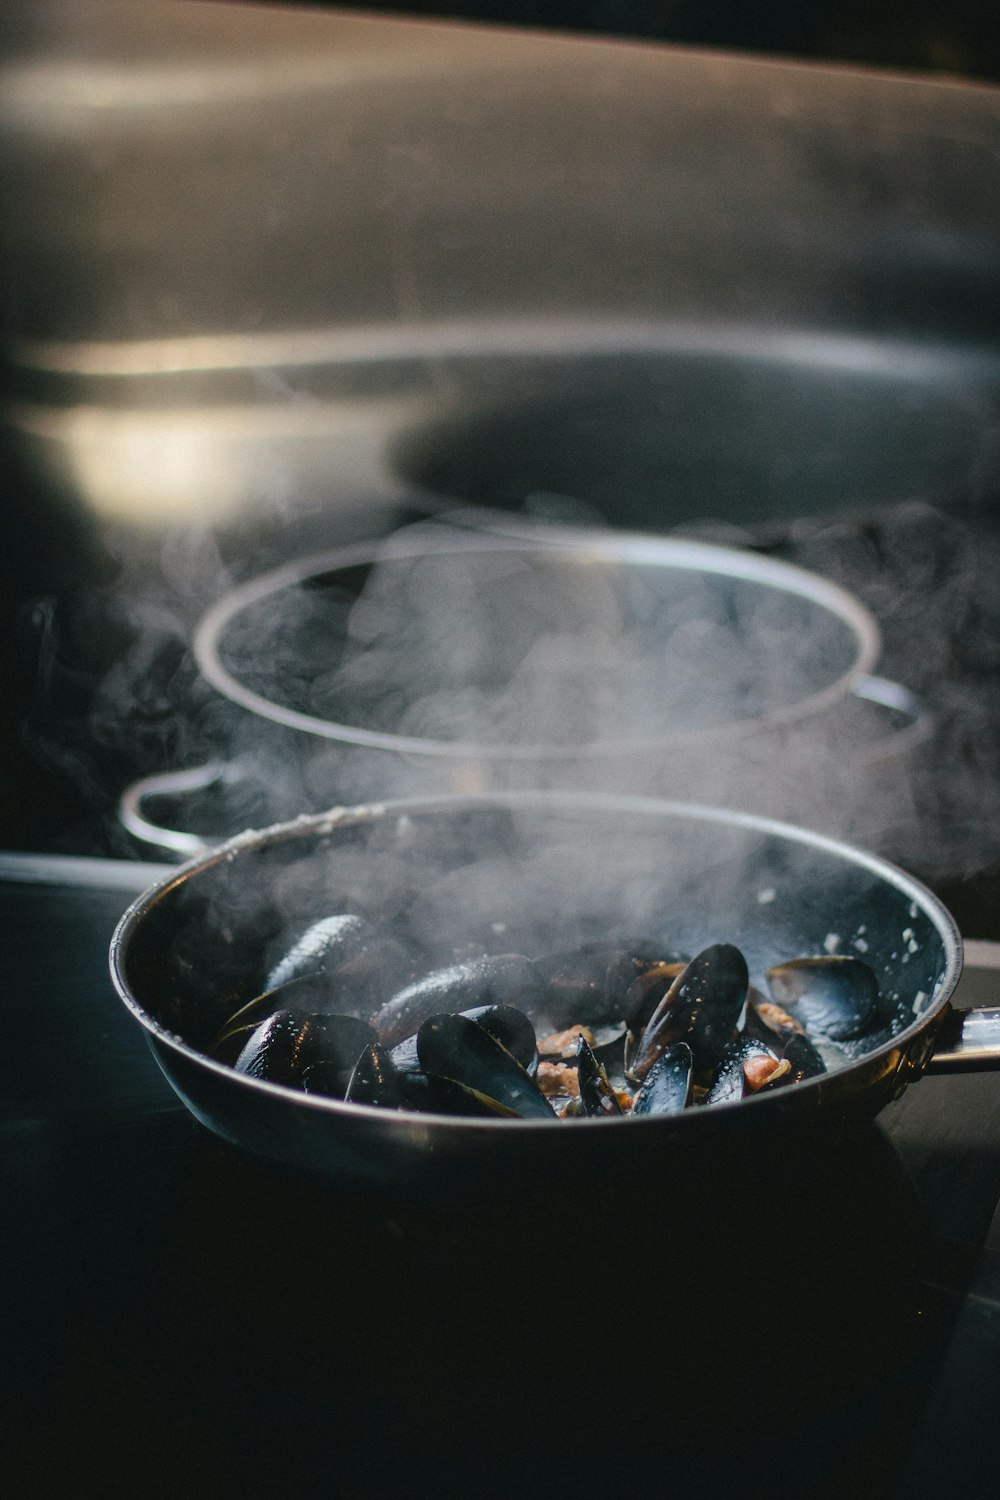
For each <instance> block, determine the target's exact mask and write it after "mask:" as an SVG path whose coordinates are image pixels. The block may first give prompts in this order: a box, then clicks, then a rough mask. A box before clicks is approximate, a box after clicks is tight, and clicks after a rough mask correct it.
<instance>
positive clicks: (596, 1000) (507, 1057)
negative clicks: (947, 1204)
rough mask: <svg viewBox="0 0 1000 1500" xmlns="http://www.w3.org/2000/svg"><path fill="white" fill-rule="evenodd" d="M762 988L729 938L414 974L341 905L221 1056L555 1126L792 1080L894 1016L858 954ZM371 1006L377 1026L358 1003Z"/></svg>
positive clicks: (434, 1106)
mask: <svg viewBox="0 0 1000 1500" xmlns="http://www.w3.org/2000/svg"><path fill="white" fill-rule="evenodd" d="M454 951H456V952H457V951H460V950H454ZM380 968H381V972H380V973H378V974H376V973H375V972H374V971H375V970H376V969H380ZM404 974H405V977H406V982H405V983H404V984H403V985H402V987H401V988H400V987H399V985H398V981H399V979H400V976H401V975H404ZM767 983H768V986H769V990H770V994H771V998H770V999H765V998H764V997H763V996H762V995H761V994H760V993H759V992H758V991H757V990H756V989H753V988H752V987H751V985H750V976H749V972H748V967H747V962H746V959H745V958H744V956H743V954H742V953H741V951H740V950H739V949H738V948H736V947H734V946H733V945H732V944H731V943H724V942H723V943H714V944H712V945H710V946H709V947H706V948H703V949H702V950H701V951H700V952H699V953H697V954H696V955H695V956H694V957H693V958H691V959H690V960H685V959H683V958H681V957H680V956H679V954H678V953H677V952H676V951H674V950H672V949H670V948H667V947H664V946H663V945H661V944H655V943H645V942H631V941H630V942H628V943H623V942H620V941H614V940H612V941H609V942H606V943H605V942H596V943H588V944H585V945H584V946H583V947H582V948H580V949H579V950H575V951H572V952H570V951H566V952H561V953H557V954H550V955H548V956H543V957H542V958H540V959H538V960H532V959H531V958H529V957H527V956H526V955H524V954H521V953H503V954H499V955H497V954H486V953H482V954H479V955H477V956H475V957H472V958H468V959H465V960H463V961H461V962H453V963H451V964H449V965H448V966H446V967H443V968H438V969H434V970H432V971H431V972H430V973H427V974H424V975H423V976H422V977H420V978H414V977H413V960H412V957H411V956H410V955H409V954H407V953H406V952H405V950H404V949H403V948H402V947H401V946H400V944H398V943H397V942H396V941H395V940H394V939H390V938H387V937H385V936H383V935H382V934H380V933H379V932H378V931H377V930H376V929H375V928H374V927H373V926H372V924H371V923H369V922H367V921H366V920H365V919H364V918H361V917H356V916H353V915H350V914H346V913H345V914H341V915H338V916H331V917H327V918H324V919H322V920H321V921H319V922H315V923H313V924H312V925H311V926H310V927H308V928H306V930H305V931H304V932H303V933H302V934H301V936H300V937H299V938H298V939H297V940H296V941H295V942H294V943H293V944H292V945H291V947H289V948H288V949H287V951H286V952H285V953H284V955H283V956H282V957H281V958H280V959H279V960H278V962H277V963H276V964H274V965H273V966H272V968H271V971H270V973H269V975H268V985H267V987H266V988H265V989H264V990H263V991H262V992H261V993H260V994H259V995H256V996H254V997H253V999H251V1000H249V1001H247V1002H245V1003H244V1004H243V1005H242V1006H241V1007H240V1009H239V1010H237V1011H235V1012H234V1013H233V1014H232V1015H231V1016H230V1017H229V1019H228V1021H227V1022H226V1023H225V1024H224V1026H223V1027H222V1030H221V1031H220V1033H219V1034H218V1036H217V1038H216V1041H215V1044H214V1047H213V1055H214V1056H216V1057H217V1058H218V1059H219V1060H221V1061H225V1062H228V1063H231V1064H232V1066H234V1067H235V1068H236V1069H237V1071H239V1072H242V1073H245V1074H247V1075H248V1076H250V1077H254V1078H261V1079H265V1080H268V1081H270V1082H273V1083H279V1084H283V1085H285V1086H288V1087H291V1088H299V1089H302V1090H304V1091H305V1092H307V1093H322V1094H326V1095H329V1096H331V1097H334V1098H338V1099H346V1100H347V1102H348V1103H350V1104H365V1105H375V1106H378V1107H381V1108H386V1109H399V1110H403V1111H407V1110H409V1111H417V1112H424V1113H427V1112H429V1113H433V1114H444V1115H449V1116H460V1115H461V1116H469V1117H473V1118H481V1119H490V1118H492V1119H498V1118H503V1119H530V1120H547V1121H548V1120H552V1119H554V1118H556V1117H557V1116H562V1117H566V1116H573V1115H582V1114H586V1115H590V1116H597V1117H604V1116H616V1115H622V1114H627V1113H632V1114H635V1115H638V1116H642V1115H658V1114H671V1113H676V1112H679V1111H681V1110H684V1109H688V1108H692V1107H699V1106H705V1105H708V1106H711V1105H714V1104H718V1103H724V1102H727V1101H735V1100H739V1099H744V1098H747V1097H748V1096H750V1095H752V1094H757V1093H763V1092H769V1091H771V1090H774V1089H778V1088H784V1087H787V1086H788V1085H790V1084H795V1083H800V1082H802V1081H803V1080H806V1079H809V1078H814V1077H817V1076H818V1075H820V1074H822V1073H823V1072H824V1071H825V1066H826V1062H827V1061H828V1060H829V1058H830V1056H831V1053H834V1052H836V1051H840V1052H842V1053H845V1054H847V1053H849V1051H850V1049H854V1048H859V1047H865V1046H869V1045H871V1044H872V1040H873V1038H874V1039H876V1040H877V1038H878V1037H880V1036H881V1035H882V1031H885V1033H886V1035H891V1034H892V1027H893V1025H894V1024H896V1023H895V1021H894V1018H893V1017H892V1016H891V1015H886V1014H884V1013H882V1014H881V1015H880V1011H879V1005H880V997H879V992H878V984H877V981H876V978H875V974H874V972H873V971H872V970H871V969H870V968H869V967H868V966H867V965H866V964H864V963H863V962H862V961H861V960H860V959H857V958H854V957H846V956H845V957H841V956H836V955H835V956H827V957H817V958H813V957H803V958H793V959H789V960H786V961H785V962H783V963H780V964H775V965H773V966H772V967H771V968H770V969H768V971H767ZM390 986H395V988H394V989H392V992H391V993H390V994H389V998H387V999H386V998H385V996H386V993H387V989H388V988H390ZM366 996H367V997H368V1002H369V1005H370V1010H373V1011H374V1014H371V1019H370V1021H366V1020H364V1019H363V1018H362V1016H361V1015H359V1014H357V1013H356V1010H355V1009H354V1007H356V1006H357V1005H360V1004H362V1002H363V1001H364V998H365V997H366ZM345 999H346V1001H347V1008H346V1009H345V1010H341V1009H339V1008H338V1002H343V1001H345ZM370 1010H368V1009H366V1010H365V1012H364V1013H365V1014H370ZM536 1024H537V1025H538V1026H539V1027H540V1028H541V1030H542V1035H541V1037H540V1038H538V1037H537V1036H536V1029H535V1027H536ZM553 1026H558V1027H559V1029H558V1030H555V1031H553V1030H552V1028H553ZM546 1028H548V1031H546ZM878 1028H882V1030H879V1029H878ZM817 1042H818V1043H819V1044H820V1047H822V1048H823V1051H822V1054H821V1051H820V1048H819V1047H817V1045H816V1043H817ZM824 1044H833V1045H824ZM540 1053H541V1057H542V1061H541V1062H540V1061H539V1055H540Z"/></svg>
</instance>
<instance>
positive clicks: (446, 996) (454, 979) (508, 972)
mask: <svg viewBox="0 0 1000 1500" xmlns="http://www.w3.org/2000/svg"><path fill="white" fill-rule="evenodd" d="M541 988H542V984H541V979H540V977H539V974H538V970H537V969H536V968H535V966H534V964H533V963H532V962H531V959H530V958H525V957H524V956H523V954H520V953H501V954H496V955H493V956H488V955H484V956H483V957H482V958H474V959H469V960H468V961H467V962H465V963H459V964H452V965H450V966H449V967H448V968H446V969H436V970H435V971H434V972H433V973H431V974H425V975H424V976H423V978H422V979H418V980H416V981H415V982H414V983H413V984H409V985H407V986H406V988H405V989H402V990H399V991H398V992H397V993H396V994H395V995H393V996H392V998H391V999H390V1000H388V1001H387V1002H386V1003H385V1005H383V1006H382V1008H381V1010H379V1011H378V1012H377V1013H376V1014H375V1015H374V1016H372V1018H371V1023H372V1025H373V1026H374V1028H375V1030H376V1031H377V1032H378V1035H379V1039H380V1040H381V1042H382V1044H383V1046H386V1047H394V1046H395V1045H396V1043H397V1042H401V1041H403V1040H404V1039H405V1038H406V1037H408V1036H412V1034H413V1033H414V1032H415V1031H417V1030H418V1029H419V1028H420V1027H421V1026H422V1025H423V1023H424V1021H426V1020H427V1019H428V1017H430V1016H435V1015H440V1014H442V1013H444V1012H450V1013H452V1014H454V1013H455V1012H461V1011H466V1010H472V1009H477V1008H479V1007H482V1006H490V1005H515V1006H517V1007H518V1009H520V1010H525V1011H528V1012H531V1011H533V1010H535V1009H536V1007H537V1002H538V998H539V995H540V994H541Z"/></svg>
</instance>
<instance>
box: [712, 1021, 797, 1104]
mask: <svg viewBox="0 0 1000 1500" xmlns="http://www.w3.org/2000/svg"><path fill="white" fill-rule="evenodd" d="M791 1082H792V1070H791V1065H790V1063H789V1062H788V1061H787V1060H786V1059H784V1058H781V1057H779V1056H778V1054H777V1053H776V1052H774V1051H773V1050H772V1049H771V1048H770V1047H768V1046H767V1045H766V1044H765V1043H764V1042H760V1041H758V1040H757V1039H756V1038H755V1037H752V1036H742V1037H740V1038H738V1040H736V1041H733V1042H730V1044H729V1046H728V1047H726V1049H725V1051H724V1052H723V1055H722V1058H721V1059H720V1061H719V1064H718V1066H717V1068H716V1070H715V1074H714V1076H713V1078H712V1082H711V1085H710V1087H709V1090H708V1092H707V1093H706V1095H705V1097H704V1099H703V1100H702V1104H729V1103H732V1102H733V1101H735V1100H737V1099H745V1098H746V1097H747V1096H748V1095H749V1094H758V1093H761V1092H762V1091H763V1090H764V1089H769V1088H777V1087H780V1086H781V1085H782V1084H788V1083H791Z"/></svg>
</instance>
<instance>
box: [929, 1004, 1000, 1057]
mask: <svg viewBox="0 0 1000 1500" xmlns="http://www.w3.org/2000/svg"><path fill="white" fill-rule="evenodd" d="M994 1068H998V1069H1000V1010H997V1009H991V1010H953V1011H952V1012H951V1013H950V1015H948V1016H946V1017H945V1020H944V1022H943V1024H942V1025H941V1027H940V1028H939V1029H938V1032H937V1035H936V1036H935V1039H934V1051H933V1052H932V1053H931V1055H930V1057H929V1058H928V1059H927V1062H926V1064H925V1065H924V1072H925V1073H972V1072H985V1071H990V1072H992V1070H993V1069H994Z"/></svg>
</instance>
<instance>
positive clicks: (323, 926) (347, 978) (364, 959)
mask: <svg viewBox="0 0 1000 1500" xmlns="http://www.w3.org/2000/svg"><path fill="white" fill-rule="evenodd" d="M413 973H414V960H413V958H412V956H411V955H410V954H409V953H408V952H407V951H406V949H405V948H403V946H402V945H401V944H400V943H398V942H397V941H396V940H395V939H394V938H391V937H387V936H385V935H384V934H382V933H380V932H379V931H378V929H377V928H376V927H375V926H374V925H373V924H372V923H371V922H369V921H368V920H367V918H365V917H359V916H357V915H355V914H354V913H353V912H337V913H335V914H334V915H332V916H328V917H322V918H321V919H320V920H319V921H318V922H313V923H312V924H311V925H310V926H309V927H307V928H306V929H305V931H304V932H303V933H301V934H300V936H299V937H298V938H297V939H296V940H295V942H294V943H293V944H292V945H291V947H290V948H288V949H287V951H286V952H285V953H283V954H282V956H281V957H280V958H279V959H278V960H277V962H276V963H275V964H274V965H273V966H272V968H271V970H270V972H269V973H268V976H267V979H266V981H265V983H264V989H265V991H268V990H274V989H278V988H279V987H280V986H282V985H284V984H287V983H289V981H294V980H300V979H306V978H310V977H312V978H315V979H316V980H317V982H318V983H319V984H321V985H322V987H323V989H324V992H325V993H326V994H327V995H328V996H329V1006H330V1008H332V1009H336V1010H338V1011H340V1012H341V1013H347V1012H351V1013H353V1014H355V1015H361V1014H362V1013H364V1014H368V1013H369V1012H370V1011H371V1010H373V1009H374V1007H375V1006H376V1005H378V1004H380V1003H381V1002H382V1001H383V1000H384V999H386V997H387V996H388V995H391V994H392V993H393V991H394V990H396V989H398V988H399V987H400V985H402V984H405V983H406V982H407V980H408V979H410V978H412V977H413Z"/></svg>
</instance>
